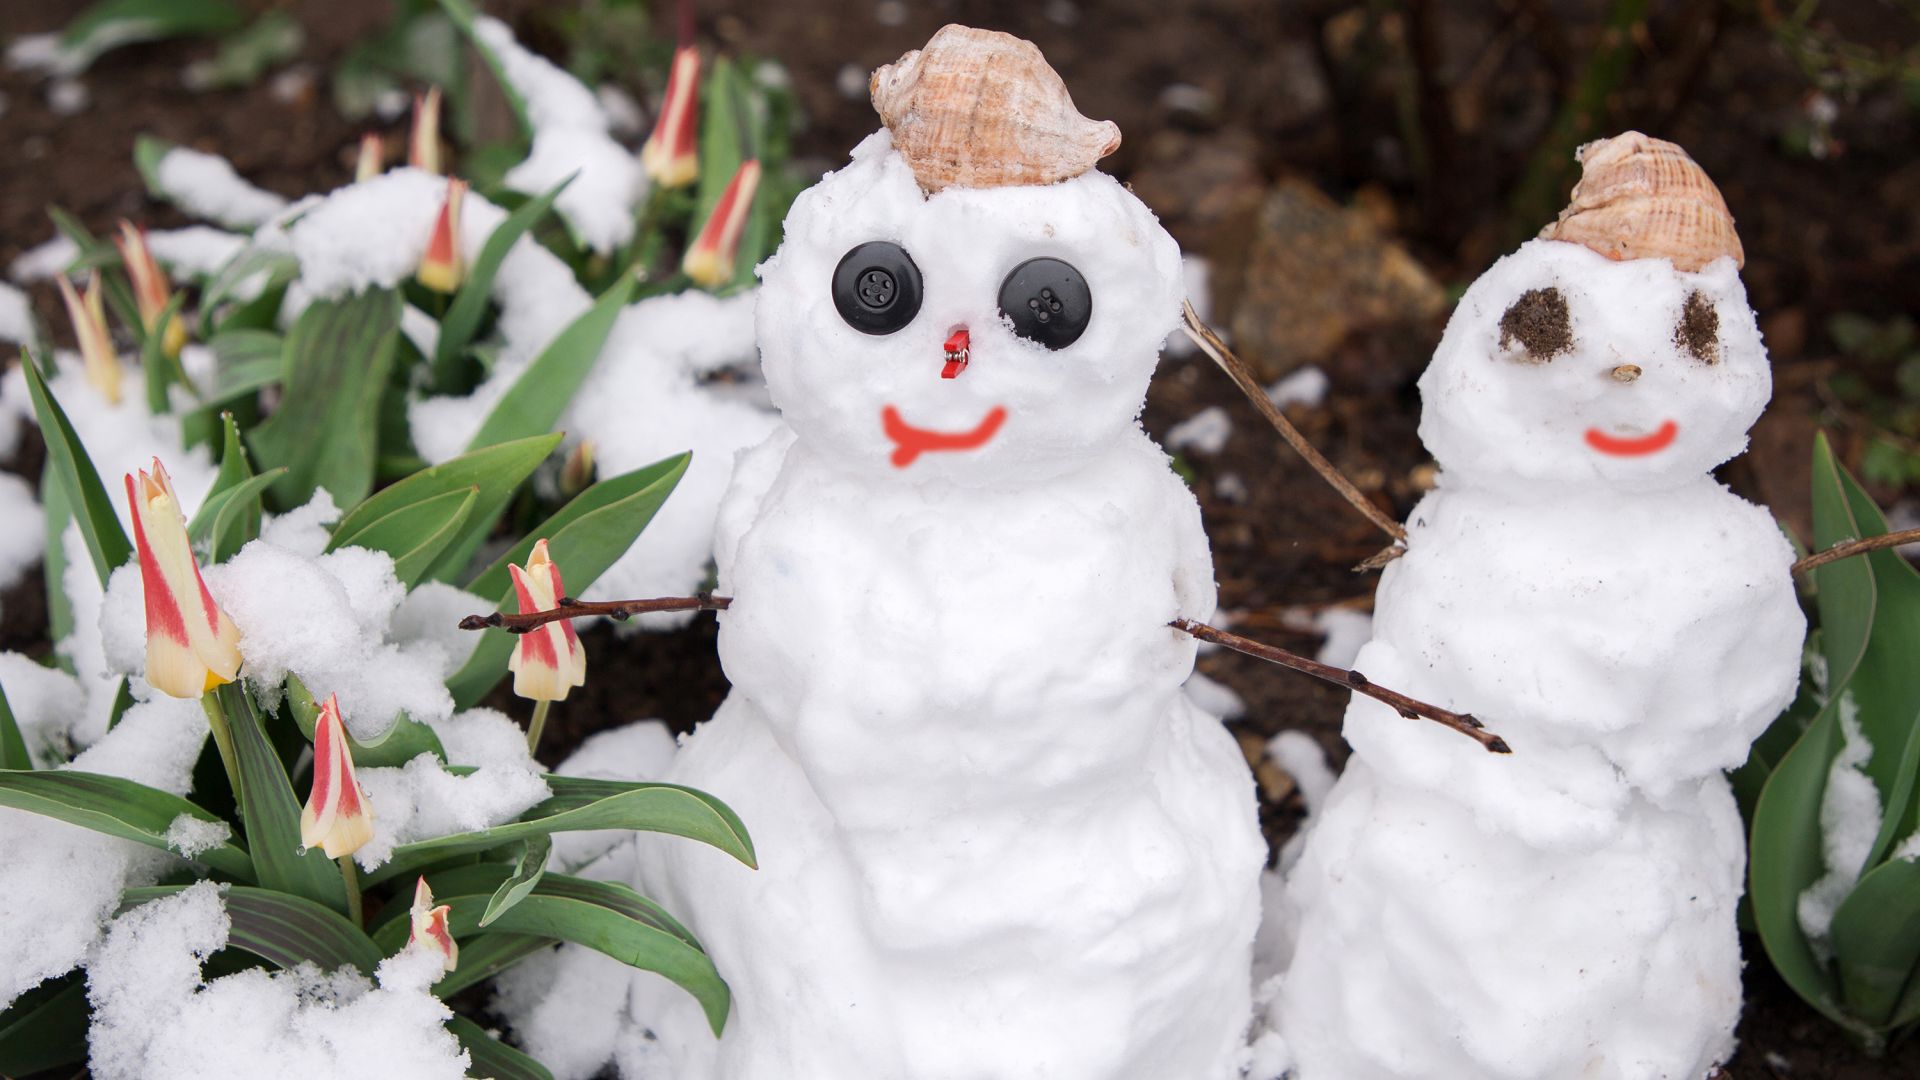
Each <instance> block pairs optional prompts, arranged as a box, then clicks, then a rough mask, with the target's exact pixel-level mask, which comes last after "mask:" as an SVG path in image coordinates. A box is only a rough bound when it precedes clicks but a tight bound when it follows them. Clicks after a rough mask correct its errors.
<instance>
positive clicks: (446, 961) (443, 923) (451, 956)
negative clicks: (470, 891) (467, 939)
mask: <svg viewBox="0 0 1920 1080" xmlns="http://www.w3.org/2000/svg"><path fill="white" fill-rule="evenodd" d="M410 914H411V915H412V919H413V929H412V930H411V931H409V932H408V934H407V948H409V949H425V950H427V951H428V952H431V953H434V954H436V955H438V956H439V957H440V969H441V971H443V972H450V971H452V970H453V969H454V968H456V967H458V966H459V965H460V943H459V942H457V941H455V940H453V931H452V930H451V929H449V928H448V926H447V917H448V916H449V915H451V914H453V908H452V907H450V906H448V905H446V904H440V905H438V906H435V905H434V902H433V890H432V889H430V888H428V887H427V879H426V878H424V877H423V878H421V879H419V880H418V881H417V882H415V883H414V886H413V908H412V911H411V912H410Z"/></svg>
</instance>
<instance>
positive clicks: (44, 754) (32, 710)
mask: <svg viewBox="0 0 1920 1080" xmlns="http://www.w3.org/2000/svg"><path fill="white" fill-rule="evenodd" d="M0 690H4V691H5V692H6V695H7V707H8V708H10V709H11V710H13V720H14V723H15V724H17V725H19V727H20V737H21V738H22V739H23V740H25V742H26V744H27V753H28V754H29V755H30V756H31V757H32V758H33V767H34V768H36V769H50V768H52V767H53V766H55V765H57V764H59V763H61V762H63V761H66V760H67V759H68V758H70V757H72V756H73V749H74V731H75V729H76V728H77V727H79V725H80V723H81V720H82V718H83V717H84V716H85V715H86V710H85V704H86V702H85V699H84V697H83V692H82V690H81V688H80V683H79V682H78V681H76V680H75V679H74V677H73V676H71V675H69V674H67V673H66V672H64V671H61V670H60V669H59V668H56V667H48V666H47V665H45V664H41V663H39V662H38V661H35V660H34V659H32V658H31V657H28V656H23V655H21V654H20V653H16V652H0Z"/></svg>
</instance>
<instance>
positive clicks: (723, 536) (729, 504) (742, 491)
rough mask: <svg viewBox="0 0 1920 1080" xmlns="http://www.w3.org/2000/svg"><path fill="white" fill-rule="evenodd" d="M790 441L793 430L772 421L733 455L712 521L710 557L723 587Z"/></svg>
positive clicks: (785, 455) (776, 475)
mask: <svg viewBox="0 0 1920 1080" xmlns="http://www.w3.org/2000/svg"><path fill="white" fill-rule="evenodd" d="M793 443H794V434H793V429H792V428H790V427H788V426H787V425H786V423H785V422H784V421H783V422H780V423H778V424H775V425H774V428H773V430H772V431H771V432H769V433H768V435H767V437H766V438H764V439H762V440H760V442H758V443H756V444H755V445H753V446H749V447H747V448H746V449H745V450H742V451H740V452H739V453H737V454H735V455H734V459H733V479H732V480H731V481H729V482H728V484H727V493H726V494H725V495H724V496H722V497H721V499H720V510H719V513H718V515H717V516H716V517H715V520H714V535H713V558H714V564H715V566H716V567H717V568H718V570H719V575H720V581H721V582H722V583H723V586H724V583H725V582H726V581H727V580H728V579H729V578H730V577H731V573H730V571H731V569H732V566H733V554H734V551H735V550H736V549H737V548H738V547H739V545H740V537H741V536H743V535H744V534H745V533H746V531H747V529H749V528H751V527H752V525H753V522H754V519H755V518H757V517H759V516H760V506H761V504H762V503H764V502H766V499H767V493H768V492H769V491H771V490H773V485H774V482H775V481H777V480H778V479H779V477H780V470H781V467H782V466H783V465H785V464H786V460H787V451H788V450H790V449H792V447H793Z"/></svg>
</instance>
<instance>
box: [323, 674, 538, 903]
mask: <svg viewBox="0 0 1920 1080" xmlns="http://www.w3.org/2000/svg"><path fill="white" fill-rule="evenodd" d="M431 726H432V728H433V732H434V734H435V735H438V736H439V737H440V745H441V747H442V749H444V750H446V752H447V764H448V765H471V766H475V767H476V768H475V771H474V772H472V773H470V774H468V775H466V776H461V775H458V774H455V773H452V772H448V771H447V769H446V766H444V765H442V764H441V763H440V760H439V759H438V758H436V757H434V756H433V755H432V754H430V753H423V754H421V755H419V756H418V757H416V758H414V759H413V760H412V761H409V762H407V763H406V764H405V765H404V766H401V767H398V768H371V769H360V770H358V771H357V775H358V776H359V778H360V786H361V787H362V788H363V789H365V791H366V793H367V803H368V805H370V806H371V807H372V808H373V830H374V831H373V838H372V839H371V840H369V841H367V843H366V845H365V846H364V847H362V848H361V849H360V850H359V851H356V852H354V855H353V857H354V861H355V862H358V863H359V864H360V866H361V867H362V868H364V869H367V870H372V869H374V868H375V867H378V866H380V865H381V864H382V863H384V862H386V861H387V860H388V859H390V858H392V857H393V849H394V848H395V847H396V846H398V845H400V844H411V843H413V842H415V841H418V840H431V839H433V838H434V837H438V836H446V835H448V834H451V833H457V832H472V831H475V830H478V829H490V828H492V827H493V826H495V825H499V824H502V823H504V822H508V821H512V820H513V819H514V818H515V817H517V816H519V815H520V813H521V812H522V811H524V810H526V809H527V808H528V807H530V806H533V805H534V804H536V803H539V802H541V801H543V800H545V799H546V798H547V796H548V795H550V794H552V793H551V792H550V791H549V790H548V788H547V782H546V781H545V780H544V779H542V777H541V769H540V766H539V765H537V764H536V763H535V762H534V760H533V758H532V757H531V756H530V755H529V754H528V753H527V736H526V732H524V731H523V730H521V728H520V726H519V725H518V724H516V723H514V722H513V721H512V720H510V719H508V718H507V716H506V715H505V714H504V713H500V712H496V711H495V710H493V709H469V710H467V711H466V712H463V713H460V714H458V715H456V716H453V717H450V718H446V719H440V720H434V721H432V722H431Z"/></svg>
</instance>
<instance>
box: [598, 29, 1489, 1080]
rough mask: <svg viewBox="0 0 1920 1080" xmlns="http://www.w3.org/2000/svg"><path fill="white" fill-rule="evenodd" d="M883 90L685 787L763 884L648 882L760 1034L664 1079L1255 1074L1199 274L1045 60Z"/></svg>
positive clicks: (775, 358) (806, 197) (793, 357)
mask: <svg viewBox="0 0 1920 1080" xmlns="http://www.w3.org/2000/svg"><path fill="white" fill-rule="evenodd" d="M872 90H873V99H874V103H875V106H876V108H877V109H878V111H879V113H880V115H881V117H882V119H883V120H884V121H885V129H884V130H881V131H878V132H876V133H875V134H873V135H872V136H870V137H869V138H867V139H866V140H865V141H864V142H862V143H861V144H860V146H859V147H858V148H857V149H855V150H854V151H853V159H852V162H851V164H849V165H848V166H847V167H845V168H843V169H841V170H840V171H838V172H836V173H833V174H831V175H829V176H828V177H826V178H825V179H824V180H822V181H821V182H820V183H819V184H818V185H817V186H815V187H814V188H812V189H811V190H809V191H807V192H806V193H804V194H803V195H801V196H800V198H799V199H798V200H797V201H796V202H795V204H794V207H793V210H792V212H791V214H790V215H789V216H788V218H787V220H786V226H785V242H784V244H783V245H782V247H781V248H780V250H779V252H778V253H777V254H775V255H774V256H773V258H772V259H770V260H769V261H768V262H767V264H766V265H765V266H764V267H763V268H762V270H761V276H762V279H763V282H764V285H763V288H762V290H761V293H760V301H759V309H758V328H759V343H760V349H761V357H762V364H763V367H764V370H765V373H766V380H767V386H768V389H769V391H770V392H771V395H772V397H773V401H774V403H775V404H776V405H777V406H778V407H779V409H780V412H781V416H782V419H783V421H784V423H783V424H782V426H781V428H780V429H779V430H778V431H777V432H776V433H775V434H774V435H773V436H772V437H771V438H770V439H769V440H768V441H767V442H766V443H764V444H763V445H761V446H759V447H758V448H756V449H753V450H750V451H747V452H746V453H745V454H743V455H742V457H741V459H740V461H739V463H738V465H737V468H736V473H735V477H734V481H733V486H732V489H731V491H730V492H729V494H728V495H727V497H726V500H725V502H724V503H723V505H722V507H721V511H720V522H719V528H718V541H717V554H716V559H717V563H718V568H719V580H718V585H719V589H720V591H721V592H724V593H729V594H731V596H732V598H733V599H732V604H731V607H730V608H729V609H728V610H727V611H725V612H724V613H723V614H722V616H721V622H720V655H721V659H722V662H723V663H724V665H725V668H726V671H727V675H728V677H729V678H730V679H731V681H732V684H733V690H732V693H731V694H730V696H729V697H728V698H727V700H726V702H725V703H724V704H723V705H722V706H721V707H720V709H719V711H718V712H717V713H716V714H715V716H714V717H713V719H712V720H711V721H709V722H708V723H706V724H705V725H703V726H702V727H701V728H700V729H699V730H698V731H696V732H695V733H694V734H693V735H692V736H691V737H689V738H688V739H687V740H686V742H685V744H684V745H683V747H682V748H681V750H680V752H679V754H678V756H677V759H676V762H675V765H674V768H673V770H672V774H671V776H670V777H669V779H672V780H674V781H677V782H680V783H685V784H688V785H692V786H694V787H698V788H700V789H703V790H706V791H709V792H712V793H714V794H715V795H717V796H719V797H720V798H722V799H724V800H725V801H726V802H727V803H728V804H730V805H731V806H732V807H733V808H734V809H735V810H737V811H738V812H739V814H740V816H741V818H742V819H744V820H745V821H746V822H747V823H748V824H749V826H750V827H751V828H752V830H753V833H754V839H755V845H756V848H757V849H758V851H759V853H760V856H761V859H762V861H761V864H760V866H759V868H758V870H757V871H756V870H749V869H748V868H746V867H744V866H741V865H740V864H738V863H736V862H735V861H733V860H732V859H731V858H729V857H728V856H726V855H724V854H721V853H719V852H717V851H700V850H695V848H696V847H697V845H691V844H684V843H680V844H674V843H663V844H657V845H651V844H650V845H648V846H646V847H645V848H643V850H642V852H641V857H640V859H639V862H640V864H641V866H642V869H641V871H640V874H641V876H642V878H643V881H642V882H641V884H642V885H643V887H644V888H646V890H647V891H648V892H649V893H650V895H653V896H655V897H657V898H658V899H659V900H660V901H661V902H662V903H663V904H664V905H665V906H666V907H667V908H668V909H669V910H672V911H674V912H676V913H678V914H679V915H680V916H681V917H683V918H684V919H685V920H686V921H687V923H688V924H689V925H690V927H691V928H692V929H693V930H694V931H695V932H696V933H697V934H698V935H699V937H700V940H701V941H702V942H703V943H705V945H706V947H707V949H708V950H709V951H710V952H711V953H712V955H713V959H714V961H715V963H716V964H717V966H718V967H719V970H720V971H721V972H722V973H723V974H724V975H725V976H726V978H727V980H728V982H729V984H730V985H731V987H732V990H733V994H734V1011H733V1014H732V1016H731V1018H730V1020H729V1021H728V1023H727V1026H726V1029H725V1032H724V1034H723V1036H722V1037H721V1038H720V1039H719V1040H717V1041H716V1040H715V1039H714V1037H713V1036H712V1034H711V1033H710V1032H709V1030H708V1028H707V1025H706V1022H705V1020H704V1018H703V1017H702V1016H701V1015H700V1014H699V1011H698V1009H697V1008H696V1007H695V1006H694V1004H693V1003H692V1001H691V999H688V998H686V997H685V996H684V995H672V994H666V995H662V996H661V997H660V999H659V1002H658V1005H657V1008H658V1009H659V1012H657V1013H656V1014H655V1015H653V1016H652V1017H650V1018H649V1019H648V1026H649V1028H650V1029H651V1032H652V1035H653V1037H654V1038H655V1039H656V1040H657V1044H656V1045H655V1049H654V1050H653V1051H652V1053H653V1054H654V1055H655V1056H656V1057H657V1058H659V1059H664V1061H665V1063H666V1064H665V1066H664V1069H663V1072H662V1075H665V1076H672V1077H674V1078H676V1080H708V1078H720V1077H726V1078H734V1080H767V1078H771V1077H781V1078H793V1080H849V1078H856V1077H858V1078H882V1077H884V1078H889V1080H895V1078H949V1077H951V1078H977V1080H989V1078H992V1080H1013V1078H1021V1077H1049V1078H1056V1080H1071V1078H1087V1080H1093V1078H1112V1080H1119V1078H1156V1080H1224V1078H1227V1077H1231V1076H1235V1075H1237V1073H1238V1062H1239V1059H1240V1057H1241V1056H1242V1054H1243V1041H1244V1031H1245V1029H1246V1026H1247V1023H1248V1020H1249V1016H1250V1001H1249V998H1250V993H1249V986H1248V978H1247V971H1248V965H1249V963H1250V956H1251V946H1252V937H1253V932H1254V928H1255V925H1256V923H1257V921H1258V918H1259V895H1258V878H1259V871H1260V867H1261V865H1262V863H1263V862H1264V858H1265V845H1264V843H1263V842H1262V839H1261V836H1260V832H1259V830H1258V827H1257V823H1256V820H1255V801H1254V798H1253V793H1252V786H1251V781H1250V778H1249V774H1248V770H1247V767H1246V763H1245V761H1244V759H1243V758H1242V757H1241V754H1240V751H1239V750H1238V748H1237V747H1236V745H1235V743H1234V741H1233V739H1232V738H1231V737H1230V736H1228V734H1227V733H1226V732H1225V730H1224V729H1223V728H1222V726H1221V725H1220V724H1219V723H1218V722H1217V720H1216V719H1215V718H1214V717H1212V716H1210V715H1207V714H1205V713H1204V712H1202V711H1201V710H1200V709H1199V708H1197V707H1196V706H1195V705H1193V704H1192V703H1191V702H1189V700H1188V699H1187V697H1186V696H1185V695H1184V693H1183V691H1182V684H1183V683H1184V682H1185V681H1186V679H1187V677H1188V675H1189V674H1190V672H1191V670H1192V666H1193V659H1194V652H1195V644H1194V642H1193V640H1192V639H1191V638H1189V637H1187V636H1186V635H1184V634H1181V633H1179V632H1177V631H1175V630H1173V629H1170V628H1169V627H1168V622H1169V620H1170V619H1173V618H1176V617H1182V618H1190V619H1194V620H1204V619H1205V618H1207V617H1208V616H1209V615H1210V614H1211V613H1212V611H1213V607H1214V600H1215V596H1214V583H1213V573H1212V561H1211V558H1210V555H1209V552H1208V547H1207V540H1206V537H1205V535H1204V534H1203V533H1202V531H1201V524H1200V513H1199V507H1198V506H1197V504H1196V503H1195V501H1194V498H1193V496H1192V494H1190V493H1189V492H1188V490H1187V488H1186V487H1185V486H1184V485H1183V484H1182V483H1181V481H1180V480H1179V478H1178V477H1177V476H1176V475H1175V474H1174V473H1173V472H1172V471H1171V470H1170V469H1169V467H1168V460H1167V456H1166V454H1165V453H1164V452H1162V451H1161V449H1160V448H1159V447H1158V446H1156V445H1155V444H1154V443H1153V441H1152V440H1151V439H1150V438H1149V437H1148V436H1147V435H1146V434H1145V432H1143V431H1142V430H1141V428H1140V426H1139V424H1138V422H1137V417H1138V414H1139V412H1140V409H1141V406H1142V403H1143V401H1144V398H1145V395H1146V390H1147V383H1148V379H1149V377H1150V376H1151V374H1152V372H1153V369H1154V365H1155V362H1156V359H1157V351H1158V347H1159V343H1160V342H1161V341H1162V340H1163V339H1164V338H1165V337H1166V336H1167V334H1168V332H1169V331H1171V330H1172V329H1173V328H1174V327H1175V326H1176V325H1177V323H1178V321H1179V317H1180V304H1181V294H1182V290H1181V266H1180V253H1179V250H1178V248H1177V247H1176V246H1175V244H1174V241H1173V239H1172V238H1171V237H1169V236H1168V235H1167V233H1166V232H1165V231H1164V230H1162V229H1161V228H1160V226H1159V224H1158V223H1157V222H1156V221H1155V219H1154V217H1153V215H1152V213H1150V212H1149V211H1148V210H1147V208H1146V207H1145V206H1144V205H1143V204H1141V202H1140V201H1139V200H1138V199H1136V198H1134V196H1133V195H1132V194H1131V193H1129V192H1128V191H1127V190H1126V189H1125V188H1124V187H1122V186H1121V185H1120V184H1118V183H1117V182H1115V181H1114V180H1113V179H1112V178H1111V177H1108V176H1106V175H1105V174H1103V173H1100V172H1098V171H1096V170H1095V169H1094V164H1095V162H1097V161H1098V160H1099V159H1100V158H1101V157H1103V156H1104V155H1106V154H1107V153H1110V152H1111V151H1112V150H1113V149H1114V148H1115V146H1116V145H1117V144H1118V142H1119V131H1118V129H1117V128H1115V126H1114V125H1113V124H1111V123H1096V122H1094V121H1091V120H1088V119H1086V118H1085V117H1083V116H1081V115H1080V114H1079V113H1078V112H1077V111H1076V110H1075V109H1074V107H1073V105H1072V102H1071V100H1070V99H1069V97H1068V94H1067V92H1066V88H1065V86H1064V85H1063V84H1062V82H1061V80H1060V78H1059V76H1058V75H1057V74H1055V73H1054V72H1053V70H1052V69H1051V68H1050V67H1048V66H1047V64H1046V61H1045V60H1044V59H1043V58H1042V57H1041V55H1040V52H1039V50H1038V49H1036V48H1035V47H1034V46H1033V45H1032V44H1030V43H1028V42H1026V41H1022V40H1020V39H1018V38H1014V37H1011V36H1008V35H1006V34H1001V33H993V32H988V31H982V30H973V29H968V28H965V27H960V26H948V27H946V28H945V29H943V30H941V31H940V32H939V33H938V34H936V35H935V36H934V38H933V39H932V41H931V42H930V43H929V44H928V45H927V47H926V48H925V49H922V50H919V51H916V52H911V53H908V54H907V55H906V56H904V57H902V58H901V60H900V61H899V62H898V63H895V64H893V65H890V66H887V67H884V68H882V69H880V70H879V71H878V72H877V73H875V75H874V77H873V82H872ZM1453 737H1455V738H1457V736H1453ZM1462 741H1464V740H1462ZM716 856H717V857H716ZM637 1011H639V1010H638V1009H636V1012H637Z"/></svg>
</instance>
